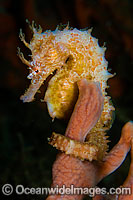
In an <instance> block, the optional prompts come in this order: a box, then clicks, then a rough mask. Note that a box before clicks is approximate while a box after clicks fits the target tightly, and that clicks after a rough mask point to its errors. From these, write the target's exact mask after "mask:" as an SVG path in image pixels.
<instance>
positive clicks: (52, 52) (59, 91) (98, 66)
mask: <svg viewBox="0 0 133 200" xmlns="http://www.w3.org/2000/svg"><path fill="white" fill-rule="evenodd" d="M31 29H32V31H33V38H32V40H31V41H30V44H28V43H27V42H26V41H25V38H24V34H22V32H20V38H21V40H22V41H23V42H24V44H25V45H26V46H27V47H28V48H29V49H30V50H31V52H32V57H31V60H30V61H27V60H26V59H25V58H24V56H23V54H22V53H21V52H20V50H19V53H18V54H19V57H20V58H21V60H22V61H23V63H25V64H26V65H28V66H29V70H30V74H29V75H28V78H29V79H31V85H30V87H29V88H28V89H27V91H26V92H25V94H24V95H22V96H21V100H23V102H30V101H32V100H34V95H35V94H36V92H37V91H38V90H39V88H40V86H41V85H42V84H43V82H44V80H46V78H47V77H48V76H49V75H50V74H53V72H54V73H55V75H54V76H53V77H52V78H51V80H50V81H49V84H48V88H47V91H46V94H45V98H44V100H45V101H46V102H47V106H48V111H49V114H50V116H51V117H52V118H55V117H56V118H64V117H65V115H66V114H67V112H68V110H71V109H72V107H73V102H74V99H75V98H76V95H77V85H76V82H77V81H79V80H81V79H83V78H85V79H87V80H88V81H95V82H100V86H101V90H102V94H103V96H104V108H103V112H102V115H101V117H100V119H99V121H98V122H97V124H96V125H95V126H94V127H93V128H92V130H91V131H90V132H89V134H88V137H87V140H89V141H90V142H91V143H92V144H96V145H99V141H100V142H101V144H100V146H101V148H102V150H101V151H102V156H103V154H104V153H105V152H106V150H107V141H106V138H105V130H107V129H109V128H110V123H111V120H112V116H111V115H112V111H113V110H114V107H113V106H112V105H111V104H110V100H109V99H110V97H109V96H107V94H106V91H105V90H106V88H107V87H108V86H107V80H108V79H109V78H110V77H112V74H110V73H109V72H108V70H107V64H108V63H107V61H106V59H105V57H104V54H105V50H106V48H105V47H100V46H99V44H98V40H97V39H96V38H94V37H92V35H91V29H89V30H78V29H76V28H74V29H73V28H69V27H68V26H66V28H64V29H63V30H60V29H59V27H57V28H56V30H55V31H50V30H48V31H45V32H42V29H41V28H40V27H39V29H37V28H35V26H34V23H32V26H31Z"/></svg>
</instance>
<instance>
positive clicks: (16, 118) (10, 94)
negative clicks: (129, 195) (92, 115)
mask: <svg viewBox="0 0 133 200" xmlns="http://www.w3.org/2000/svg"><path fill="white" fill-rule="evenodd" d="M26 19H28V20H29V21H30V22H31V21H32V20H34V21H35V22H36V24H37V25H39V24H40V25H41V27H42V28H43V31H45V30H47V29H50V30H55V28H56V26H57V25H59V24H67V23H68V22H69V24H70V26H71V27H76V28H78V29H82V28H86V27H88V28H91V27H93V31H92V35H93V36H95V37H96V38H98V39H99V44H100V45H101V46H102V45H103V44H104V42H105V43H106V47H107V50H106V55H105V56H106V59H107V60H108V62H109V65H108V66H109V69H111V73H116V75H115V76H114V78H112V79H110V80H109V81H108V84H109V86H110V88H109V89H108V93H109V95H110V96H111V97H112V101H113V104H114V106H115V108H116V111H115V120H114V123H113V126H112V128H111V129H110V131H109V132H108V135H110V141H111V142H110V149H111V148H112V147H113V146H114V145H115V144H116V143H117V142H118V140H119V138H120V133H121V128H122V126H123V125H124V124H125V123H126V122H127V121H129V120H132V118H133V94H132V87H133V84H132V83H133V61H132V58H133V1H132V0H75V1H74V0H67V1H65V0H54V1H52V0H46V1H45V0H20V1H18V0H5V1H4V0H1V1H0V30H1V31H0V39H1V41H0V61H1V64H0V81H1V84H0V95H1V98H0V104H1V107H0V185H3V184H5V183H10V184H12V185H13V186H16V185H18V184H22V185H24V186H25V187H49V186H50V184H51V179H52V175H51V170H52V164H53V162H54V160H55V158H56V154H57V150H56V149H54V148H52V147H51V146H50V145H49V144H48V141H47V138H48V137H50V135H51V133H52V131H55V132H57V133H62V134H63V133H64V132H65V129H66V126H67V123H68V122H67V121H61V120H57V119H55V121H54V122H52V120H51V118H50V116H49V114H48V111H47V107H46V104H45V103H42V102H41V101H40V99H43V96H44V91H45V90H46V86H45V84H44V86H43V87H42V88H41V91H42V93H41V94H37V95H36V100H35V101H34V102H31V103H25V104H23V102H21V101H20V99H19V97H20V95H22V94H23V93H24V91H25V89H26V88H27V87H28V86H29V81H28V80H27V78H26V77H27V75H28V70H27V67H26V66H25V65H24V64H22V62H21V61H20V59H19V58H18V56H17V47H18V46H19V47H20V48H21V51H22V52H23V53H24V55H25V57H26V58H28V54H30V52H29V51H28V50H27V49H26V47H25V46H24V45H23V44H22V42H21V41H20V39H19V30H20V28H22V30H23V32H24V33H25V35H26V40H27V41H30V39H31V38H32V34H31V32H30V29H29V27H28V24H27V23H26ZM129 166H130V154H128V156H127V158H126V160H125V161H124V163H123V165H122V166H121V167H120V168H119V169H118V170H117V171H115V172H114V173H113V174H112V175H110V176H108V177H106V178H105V179H104V180H103V181H102V182H101V183H100V184H99V186H101V187H102V186H104V187H107V188H110V187H118V186H119V185H122V183H123V181H124V180H125V178H126V177H127V174H128V170H129ZM14 197H15V193H13V195H11V199H13V198H14ZM3 198H4V197H3ZM24 198H25V199H36V200H37V199H45V197H44V196H43V197H42V196H39V195H38V196H36V197H35V196H25V197H24V196H22V195H21V196H18V195H17V199H24ZM6 199H9V197H8V198H7V197H6Z"/></svg>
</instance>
